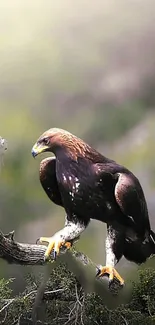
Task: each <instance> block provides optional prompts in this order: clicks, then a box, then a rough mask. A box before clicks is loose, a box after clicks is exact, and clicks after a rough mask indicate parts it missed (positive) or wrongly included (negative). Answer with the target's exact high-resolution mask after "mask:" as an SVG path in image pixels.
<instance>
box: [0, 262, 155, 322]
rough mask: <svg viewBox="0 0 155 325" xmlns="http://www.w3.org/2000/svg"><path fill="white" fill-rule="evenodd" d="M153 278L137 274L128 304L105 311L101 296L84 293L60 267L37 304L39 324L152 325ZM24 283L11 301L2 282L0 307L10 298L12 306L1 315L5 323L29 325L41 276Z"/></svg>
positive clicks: (154, 305)
mask: <svg viewBox="0 0 155 325" xmlns="http://www.w3.org/2000/svg"><path fill="white" fill-rule="evenodd" d="M154 279H155V270H153V269H146V270H143V271H139V273H138V280H137V281H135V282H134V283H133V292H132V297H131V301H130V303H128V304H126V305H121V306H119V307H118V308H117V309H115V310H108V309H107V307H106V306H105V305H104V304H103V301H102V299H101V297H99V296H98V295H96V294H95V293H88V294H86V293H85V292H84V291H83V289H82V287H81V286H80V284H79V282H77V280H76V278H75V277H74V275H73V274H72V273H71V272H70V271H68V269H67V268H66V266H65V265H60V266H59V267H58V268H56V269H53V270H52V273H51V277H50V279H49V281H48V283H47V286H46V289H45V292H44V296H43V300H42V301H41V302H40V304H39V305H38V310H37V319H38V324H47V325H56V324H58V325H62V324H66V325H67V324H68V325H71V324H76V323H77V324H80V325H93V324H94V325H95V324H98V325H102V324H106V325H126V324H128V325H139V323H140V324H141V325H153V324H155V280H154ZM26 281H27V287H26V290H25V291H24V292H23V293H22V294H20V295H19V296H17V297H15V298H13V299H12V298H11V290H10V288H9V285H10V281H4V280H1V282H0V292H1V294H2V296H1V297H2V298H1V301H0V308H2V307H3V306H4V305H6V304H7V302H8V301H9V300H10V301H11V299H12V303H11V304H10V305H9V306H8V307H6V310H4V311H3V312H2V314H1V313H0V316H1V320H4V319H5V323H4V324H8V325H12V324H17V323H18V324H20V325H23V324H27V325H28V324H31V325H32V310H33V304H34V299H35V296H36V292H37V287H38V286H39V284H40V282H41V281H42V276H41V275H39V276H38V277H37V278H36V277H34V275H30V274H29V275H28V276H27V278H26ZM59 290H60V291H59ZM6 298H7V299H6ZM116 299H117V297H116ZM6 311H7V312H6ZM39 320H40V322H39Z"/></svg>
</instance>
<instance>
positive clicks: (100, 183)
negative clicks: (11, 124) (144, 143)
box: [32, 128, 155, 286]
mask: <svg viewBox="0 0 155 325" xmlns="http://www.w3.org/2000/svg"><path fill="white" fill-rule="evenodd" d="M43 152H52V153H53V154H54V156H51V157H48V158H45V159H43V160H42V161H41V163H40V172H39V175H40V182H41V185H42V187H43V189H44V190H45V192H46V194H47V195H48V197H49V199H50V200H51V201H53V202H54V203H55V204H57V205H59V206H61V207H63V208H64V210H65V213H66V218H65V225H64V228H63V229H61V230H60V231H58V232H57V233H55V234H54V235H53V236H52V237H41V238H40V239H39V241H40V243H44V242H45V243H47V244H48V246H47V249H46V252H45V256H44V257H45V259H49V257H50V254H51V252H52V251H54V258H56V256H57V255H58V254H59V251H60V248H61V247H62V246H65V247H67V248H70V247H71V246H72V244H73V243H74V241H75V240H77V239H79V238H80V235H81V233H82V232H83V231H84V230H85V229H86V227H87V226H88V225H89V223H90V221H91V220H92V219H95V220H99V221H101V222H104V223H106V225H107V235H106V240H105V250H106V263H105V266H101V267H100V268H99V270H98V272H97V276H98V277H102V276H104V275H108V277H109V285H110V284H111V283H112V282H113V281H114V279H117V281H118V282H119V284H120V285H121V286H123V285H124V279H123V278H122V277H121V276H120V274H119V273H118V272H117V270H116V269H115V266H116V264H117V263H118V262H119V260H120V259H121V258H122V256H124V257H125V258H126V259H127V260H130V261H133V262H135V263H137V264H141V263H144V262H145V261H146V259H147V258H148V257H150V256H151V255H152V254H154V253H155V233H154V232H153V231H152V230H151V227H150V222H149V216H148V209H147V203H146V199H145V196H144V192H143V189H142V187H141V185H140V182H139V180H138V179H137V177H136V176H135V175H134V174H133V173H132V172H131V171H130V170H128V169H127V168H125V167H124V166H121V165H120V164H118V163H117V162H115V161H114V160H111V159H109V158H107V157H105V156H104V155H102V154H101V153H99V152H98V151H97V150H95V149H94V148H93V147H91V146H90V145H89V144H87V143H85V142H84V141H83V140H82V139H80V138H78V137H77V136H75V135H73V134H71V133H70V132H68V131H66V130H63V129H59V128H51V129H49V130H47V131H46V132H44V133H43V134H42V135H41V136H40V137H39V139H38V140H37V142H36V143H35V144H34V146H33V148H32V155H33V157H36V156H37V155H38V154H40V153H43Z"/></svg>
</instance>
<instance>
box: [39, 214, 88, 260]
mask: <svg viewBox="0 0 155 325" xmlns="http://www.w3.org/2000/svg"><path fill="white" fill-rule="evenodd" d="M85 228H86V224H83V223H81V222H77V221H76V222H73V221H69V220H68V219H67V218H66V222H65V226H64V228H63V229H61V230H59V231H58V232H57V233H55V234H54V235H53V236H52V237H40V238H39V242H40V243H44V242H45V243H48V246H47V249H46V252H45V256H44V258H45V260H46V259H48V258H49V256H50V254H51V252H52V250H54V259H56V257H57V255H58V254H59V251H60V248H61V247H62V246H64V247H67V249H69V248H70V247H71V246H72V244H73V242H74V241H76V240H77V239H79V236H80V234H81V233H82V232H83V231H84V230H85Z"/></svg>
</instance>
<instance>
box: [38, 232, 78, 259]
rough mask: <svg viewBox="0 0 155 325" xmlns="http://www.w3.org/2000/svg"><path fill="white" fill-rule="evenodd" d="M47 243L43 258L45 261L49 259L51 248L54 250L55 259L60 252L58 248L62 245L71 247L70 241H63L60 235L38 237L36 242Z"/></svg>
mask: <svg viewBox="0 0 155 325" xmlns="http://www.w3.org/2000/svg"><path fill="white" fill-rule="evenodd" d="M38 242H40V243H48V246H47V249H46V252H45V255H44V260H45V261H46V260H47V259H49V257H50V254H51V252H52V250H54V260H56V257H57V255H58V254H59V252H60V248H61V247H62V246H64V247H66V248H67V249H69V248H71V246H72V242H65V241H64V240H63V239H62V238H61V237H60V236H58V237H57V236H53V237H40V238H39V239H37V243H38Z"/></svg>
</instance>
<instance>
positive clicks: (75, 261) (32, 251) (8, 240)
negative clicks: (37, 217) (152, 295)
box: [0, 231, 135, 309]
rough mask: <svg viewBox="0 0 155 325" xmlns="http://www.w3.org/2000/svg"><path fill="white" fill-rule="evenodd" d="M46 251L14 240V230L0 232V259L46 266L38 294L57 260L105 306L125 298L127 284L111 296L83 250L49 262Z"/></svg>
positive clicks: (57, 262)
mask: <svg viewBox="0 0 155 325" xmlns="http://www.w3.org/2000/svg"><path fill="white" fill-rule="evenodd" d="M45 251H46V246H44V245H35V244H22V243H18V242H16V241H15V240H14V231H12V232H10V233H9V234H7V235H4V234H3V233H2V232H1V231H0V258H3V259H5V260H6V261H7V262H8V263H13V264H20V265H42V266H43V267H45V266H48V268H47V273H45V278H44V282H43V284H42V285H41V288H40V293H38V297H41V298H42V293H43V292H44V289H45V286H46V283H47V280H48V279H49V276H50V273H51V270H52V269H53V268H55V267H56V266H57V265H58V264H60V262H63V263H66V265H67V267H68V269H69V270H70V271H71V272H73V274H74V275H75V276H76V278H77V279H78V281H79V282H80V284H81V286H82V287H83V288H84V289H85V291H86V292H88V291H89V292H92V291H93V292H95V293H97V294H99V295H100V296H101V297H102V299H103V303H105V304H106V306H107V307H108V308H110V309H113V308H116V307H117V306H118V305H119V304H121V303H126V302H127V301H128V299H129V288H130V285H128V284H127V285H125V286H124V288H123V289H121V290H119V292H118V295H117V296H114V295H112V293H111V291H110V290H109V288H108V281H107V278H106V277H104V278H102V279H100V280H99V279H96V278H95V275H96V269H97V266H96V265H95V264H94V263H93V262H92V261H91V260H90V259H89V258H88V257H87V256H86V255H84V254H83V253H79V252H76V251H74V250H71V251H65V252H64V251H63V250H62V253H60V256H59V257H58V258H57V260H56V262H55V261H54V262H52V263H51V262H50V263H49V262H45V261H44V254H45ZM50 258H51V260H53V254H51V256H50ZM43 271H44V269H43ZM133 272H135V271H133Z"/></svg>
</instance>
